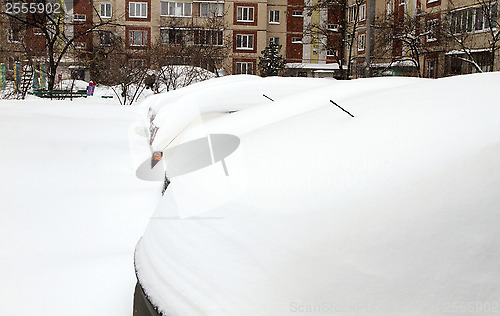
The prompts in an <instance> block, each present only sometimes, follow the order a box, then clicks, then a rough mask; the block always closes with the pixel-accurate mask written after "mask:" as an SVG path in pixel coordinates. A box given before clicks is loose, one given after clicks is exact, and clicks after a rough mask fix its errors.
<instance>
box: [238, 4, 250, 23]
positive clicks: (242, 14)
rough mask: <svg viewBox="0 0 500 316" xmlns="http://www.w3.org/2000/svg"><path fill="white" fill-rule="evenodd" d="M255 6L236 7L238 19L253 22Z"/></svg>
mask: <svg viewBox="0 0 500 316" xmlns="http://www.w3.org/2000/svg"><path fill="white" fill-rule="evenodd" d="M253 9H254V8H253V7H238V8H237V9H236V21H238V22H253Z"/></svg>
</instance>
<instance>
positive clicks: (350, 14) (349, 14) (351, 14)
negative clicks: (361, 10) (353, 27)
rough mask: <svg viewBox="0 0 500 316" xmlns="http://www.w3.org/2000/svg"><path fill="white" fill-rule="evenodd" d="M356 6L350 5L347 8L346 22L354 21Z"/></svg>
mask: <svg viewBox="0 0 500 316" xmlns="http://www.w3.org/2000/svg"><path fill="white" fill-rule="evenodd" d="M355 10H356V6H353V5H352V6H350V7H349V9H348V10H347V22H349V23H352V22H354V19H355V18H356V16H355V15H356V11H355Z"/></svg>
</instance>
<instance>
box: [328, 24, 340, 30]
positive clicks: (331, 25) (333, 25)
mask: <svg viewBox="0 0 500 316" xmlns="http://www.w3.org/2000/svg"><path fill="white" fill-rule="evenodd" d="M328 31H331V32H338V31H339V25H338V24H328Z"/></svg>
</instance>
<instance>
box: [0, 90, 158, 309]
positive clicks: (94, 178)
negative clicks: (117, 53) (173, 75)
mask: <svg viewBox="0 0 500 316" xmlns="http://www.w3.org/2000/svg"><path fill="white" fill-rule="evenodd" d="M96 102H104V103H101V104H97V103H96ZM109 102H112V100H111V101H104V100H101V99H96V98H94V99H92V98H89V99H86V100H78V101H46V100H41V99H36V98H33V99H30V100H25V101H0V144H1V149H0V176H1V180H0V192H1V198H0V249H1V252H2V255H1V256H0V284H1V285H0V314H1V315H8V316H10V315H131V314H132V300H133V292H134V286H135V275H134V267H133V264H134V263H133V254H134V248H135V245H136V243H137V241H138V240H139V238H140V237H141V235H142V233H143V231H144V229H145V227H146V224H147V222H148V220H149V218H150V216H151V213H152V211H153V209H154V206H155V204H156V199H157V198H158V197H159V192H160V190H161V188H160V187H159V186H160V184H158V183H152V182H144V181H141V180H139V179H137V178H136V177H135V170H134V167H133V160H134V155H136V156H141V155H145V156H147V155H148V154H150V153H149V151H148V150H149V149H148V147H147V142H145V141H144V142H141V139H140V136H138V134H137V131H139V128H138V126H137V123H138V122H139V123H140V122H141V121H140V120H139V121H138V119H139V118H141V117H142V115H143V111H142V109H140V108H138V107H123V106H118V105H113V104H109ZM139 127H140V125H139ZM135 136H137V137H139V139H138V140H137V142H135V143H134V139H136V138H137V137H135ZM134 137H135V138H134ZM131 154H132V155H131Z"/></svg>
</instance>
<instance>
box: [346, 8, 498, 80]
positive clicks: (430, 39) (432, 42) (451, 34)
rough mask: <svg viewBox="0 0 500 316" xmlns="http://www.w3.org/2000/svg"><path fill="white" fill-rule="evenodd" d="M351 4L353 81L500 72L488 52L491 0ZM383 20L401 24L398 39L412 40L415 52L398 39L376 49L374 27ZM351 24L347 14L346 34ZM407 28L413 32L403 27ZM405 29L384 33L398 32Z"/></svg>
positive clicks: (494, 20)
mask: <svg viewBox="0 0 500 316" xmlns="http://www.w3.org/2000/svg"><path fill="white" fill-rule="evenodd" d="M358 3H359V2H358ZM351 4H352V5H351V7H352V8H355V7H359V8H358V10H359V14H358V25H356V30H355V37H356V40H355V43H356V49H355V51H356V56H355V57H354V58H353V59H352V63H353V67H352V68H353V72H352V76H353V77H369V76H378V75H413V76H415V75H418V73H419V72H420V74H421V75H422V76H424V77H427V78H439V77H444V76H450V75H458V74H467V73H473V72H478V71H480V70H481V71H498V70H500V66H499V65H498V62H495V61H498V59H499V56H498V53H497V52H496V48H493V47H492V46H493V45H492V43H495V42H496V41H498V38H496V37H495V36H496V34H497V30H498V26H499V23H498V14H497V3H496V1H491V0H457V1H452V0H389V1H387V0H366V1H364V2H362V3H361V5H355V1H351ZM365 5H366V8H365ZM353 10H354V9H353ZM384 18H390V19H393V25H398V22H399V25H403V24H404V25H405V27H406V29H405V31H406V32H407V34H400V35H401V36H400V37H405V36H406V39H411V38H413V39H414V40H415V42H413V43H412V44H413V45H415V46H416V47H413V48H412V49H409V48H408V45H409V43H408V41H405V40H400V41H393V42H392V44H391V47H390V48H388V49H381V47H380V45H377V42H381V41H382V37H383V36H384V34H383V33H381V32H382V31H381V27H380V22H381V21H382V20H383V19H384ZM353 19H354V18H353V14H352V13H351V12H349V13H348V22H349V27H350V30H352V27H353V23H354V21H353ZM410 24H414V25H413V27H408V25H410ZM405 27H400V28H399V30H397V29H396V28H394V29H392V30H390V31H391V32H398V31H399V32H402V31H401V29H404V28H405ZM403 35H405V36H403ZM495 45H496V44H495ZM410 51H411V53H410ZM415 51H416V53H418V54H415ZM493 52H494V53H493ZM415 55H416V56H415ZM412 60H413V61H412ZM415 60H417V61H418V63H416V62H415ZM479 69H480V70H479Z"/></svg>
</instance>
